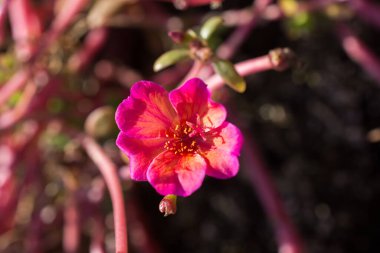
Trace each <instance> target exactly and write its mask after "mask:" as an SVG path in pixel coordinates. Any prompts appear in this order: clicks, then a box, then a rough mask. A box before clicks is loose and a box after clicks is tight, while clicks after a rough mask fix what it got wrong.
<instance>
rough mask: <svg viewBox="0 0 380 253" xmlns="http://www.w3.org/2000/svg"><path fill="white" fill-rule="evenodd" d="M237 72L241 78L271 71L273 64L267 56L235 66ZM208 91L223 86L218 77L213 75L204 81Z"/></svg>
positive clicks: (221, 80)
mask: <svg viewBox="0 0 380 253" xmlns="http://www.w3.org/2000/svg"><path fill="white" fill-rule="evenodd" d="M235 68H236V70H237V72H238V73H239V74H240V75H241V76H247V75H251V74H255V73H258V72H262V71H266V70H270V69H273V64H272V62H271V60H270V58H269V56H268V55H264V56H261V57H257V58H254V59H251V60H247V61H243V62H240V63H237V64H236V65H235ZM206 83H207V85H208V88H209V90H210V91H213V90H216V89H218V88H219V87H221V86H222V85H223V84H224V81H223V79H222V78H221V77H220V75H218V74H215V75H213V76H211V77H210V78H208V79H207V80H206Z"/></svg>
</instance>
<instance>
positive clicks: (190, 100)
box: [169, 78, 226, 127]
mask: <svg viewBox="0 0 380 253" xmlns="http://www.w3.org/2000/svg"><path fill="white" fill-rule="evenodd" d="M169 99H170V102H171V103H172V105H173V106H174V108H175V109H176V110H177V112H178V115H179V116H180V117H181V119H182V120H185V121H190V122H193V123H196V122H197V116H199V117H200V118H201V121H202V123H203V126H206V127H218V126H220V125H221V124H222V123H223V122H224V120H225V119H226V109H225V108H224V106H223V105H221V104H218V103H216V102H214V101H212V100H211V99H210V92H209V91H208V89H207V86H206V84H205V83H204V82H203V81H202V80H201V79H199V78H193V79H190V80H188V81H187V82H186V83H185V84H184V85H182V86H181V87H179V88H178V89H175V90H173V91H171V92H170V93H169Z"/></svg>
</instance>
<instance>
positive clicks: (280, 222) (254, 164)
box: [242, 132, 303, 253]
mask: <svg viewBox="0 0 380 253" xmlns="http://www.w3.org/2000/svg"><path fill="white" fill-rule="evenodd" d="M244 135H245V137H246V140H248V141H246V143H245V147H244V149H243V154H244V155H243V156H242V157H243V161H245V163H246V167H247V168H249V170H247V171H248V174H249V179H250V180H251V182H252V186H253V187H254V188H255V191H256V193H257V195H258V197H259V199H260V200H261V203H262V204H263V207H264V209H265V213H266V215H268V217H269V219H270V220H271V222H272V224H273V227H274V229H275V232H276V238H277V243H278V245H279V246H278V247H279V251H278V252H286V253H300V252H303V246H302V243H301V240H300V238H299V235H298V233H297V231H296V229H295V227H294V226H293V224H292V222H291V220H290V218H289V216H288V214H287V213H286V211H285V208H284V205H283V203H282V201H281V199H280V197H279V196H278V193H277V191H276V189H275V186H274V184H273V182H272V180H271V177H270V175H269V174H268V172H267V168H266V165H265V163H264V162H263V160H262V159H261V155H260V152H259V150H258V149H257V147H256V144H255V143H254V141H253V139H252V137H251V136H250V135H249V134H248V133H247V132H245V133H244Z"/></svg>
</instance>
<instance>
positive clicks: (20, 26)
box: [9, 0, 42, 61]
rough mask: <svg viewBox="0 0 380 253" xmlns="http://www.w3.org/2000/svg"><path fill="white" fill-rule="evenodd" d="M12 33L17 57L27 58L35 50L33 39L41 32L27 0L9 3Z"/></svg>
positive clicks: (35, 15) (37, 18) (37, 20)
mask: <svg viewBox="0 0 380 253" xmlns="http://www.w3.org/2000/svg"><path fill="white" fill-rule="evenodd" d="M9 18H10V21H11V28H12V35H13V39H14V41H15V43H16V45H15V50H16V55H17V57H18V59H20V60H21V61H26V60H28V59H29V58H30V57H31V55H32V54H33V52H34V50H35V43H34V41H35V40H36V39H38V38H39V37H40V35H41V33H42V24H41V21H40V18H39V16H38V15H37V12H36V10H35V9H34V8H33V7H32V5H31V3H30V1H29V0H12V1H11V3H10V4H9Z"/></svg>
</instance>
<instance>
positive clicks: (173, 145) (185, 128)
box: [164, 123, 201, 155]
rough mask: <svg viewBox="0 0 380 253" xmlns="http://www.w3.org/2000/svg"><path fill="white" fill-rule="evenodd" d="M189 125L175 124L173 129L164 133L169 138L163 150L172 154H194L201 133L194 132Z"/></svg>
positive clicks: (197, 147)
mask: <svg viewBox="0 0 380 253" xmlns="http://www.w3.org/2000/svg"><path fill="white" fill-rule="evenodd" d="M191 125H192V124H190V123H182V124H177V125H176V126H175V127H174V128H170V129H168V130H167V131H166V133H165V136H166V137H167V138H169V140H167V141H166V142H165V145H164V148H166V149H167V150H170V151H173V152H174V154H179V155H184V154H189V153H191V154H194V153H196V152H197V151H198V149H199V145H198V140H199V137H200V136H201V133H200V132H199V131H198V130H194V128H193V127H191Z"/></svg>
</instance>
